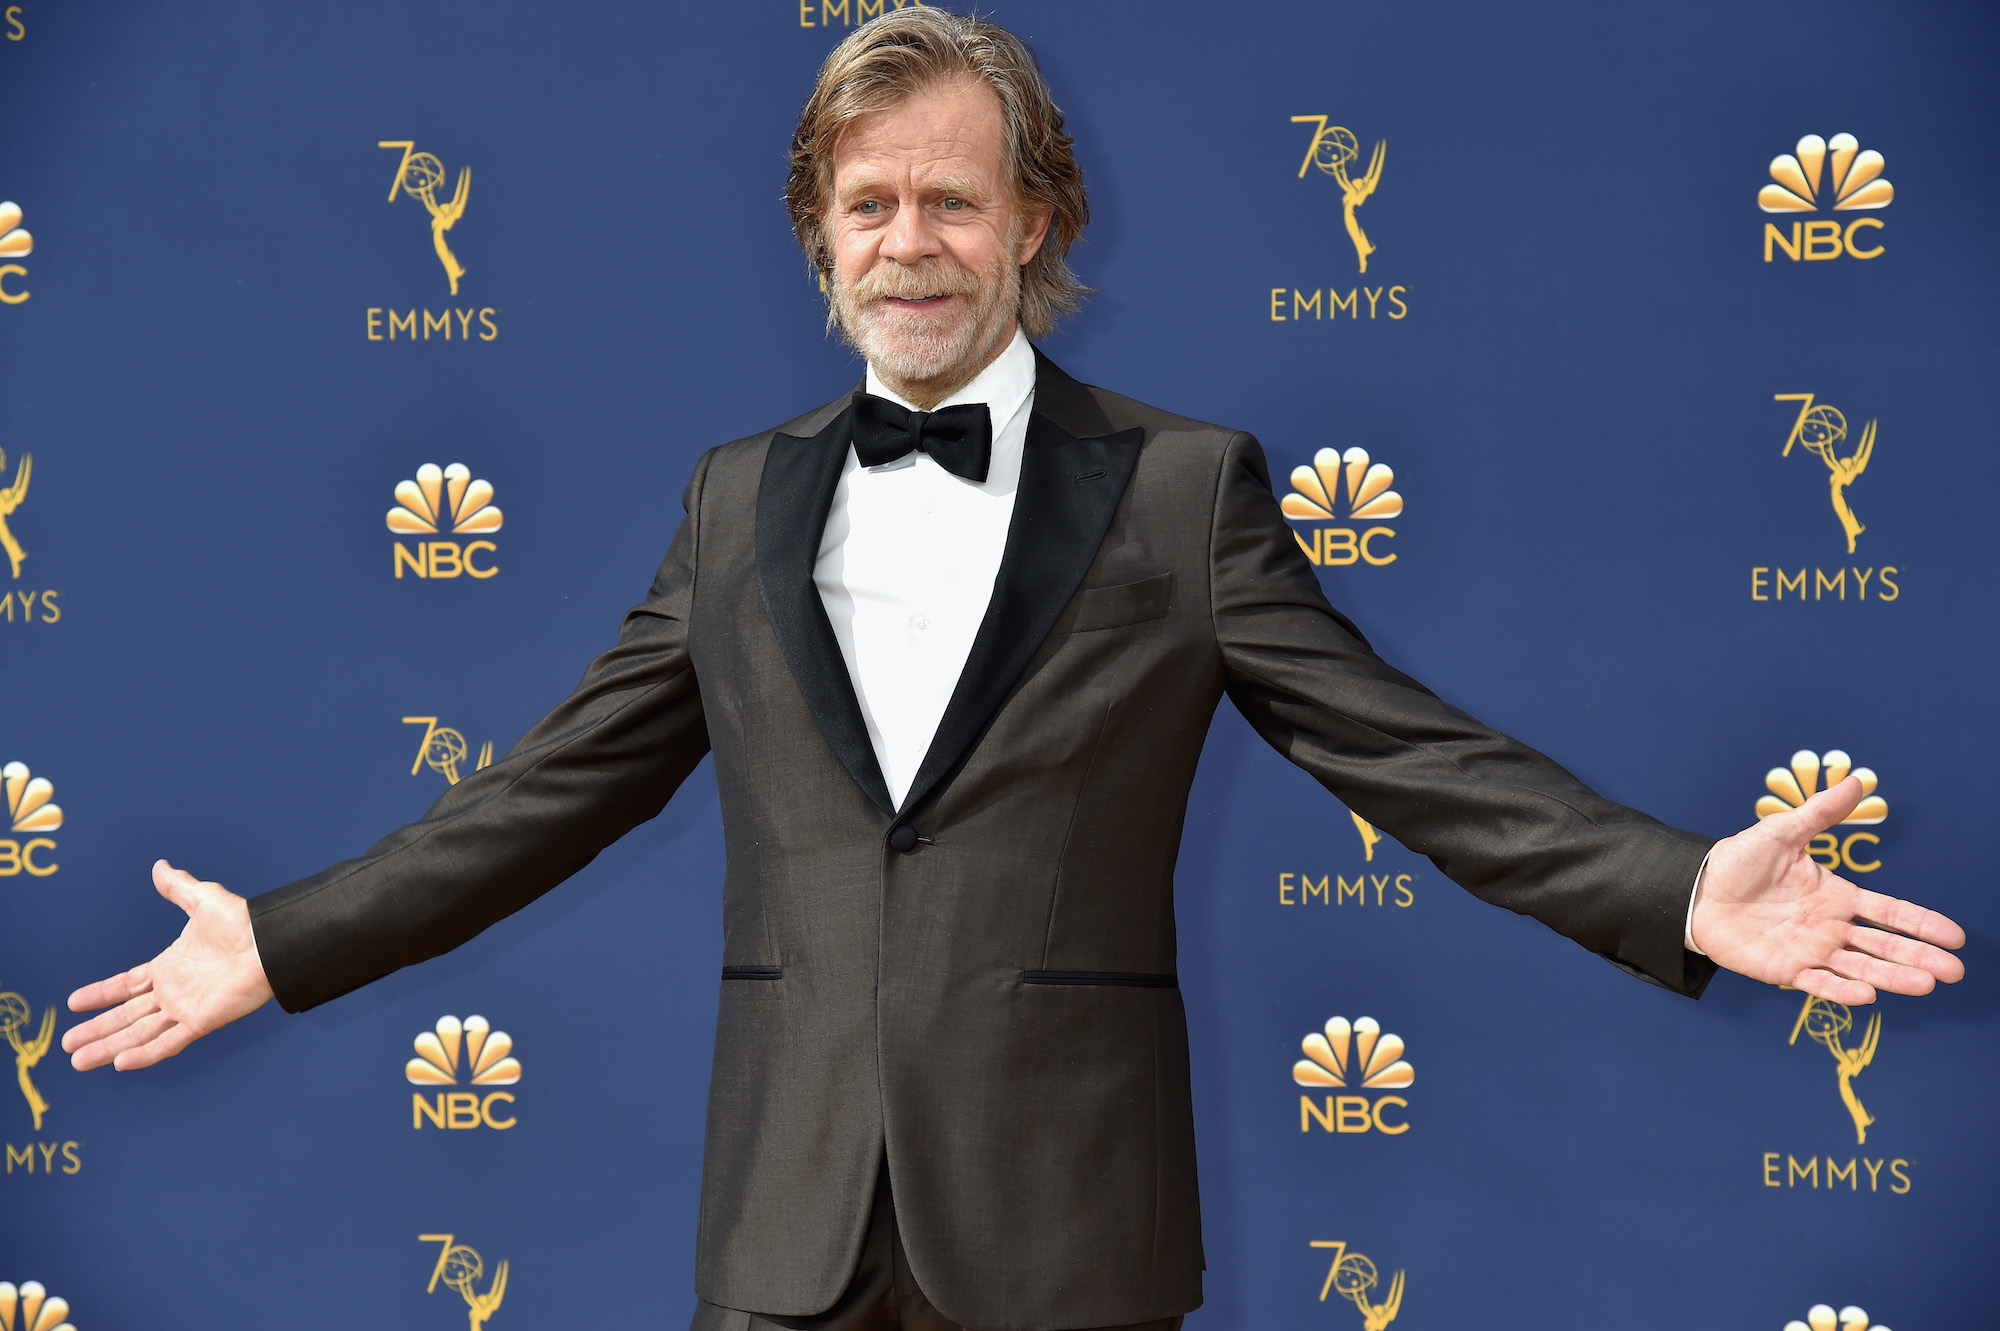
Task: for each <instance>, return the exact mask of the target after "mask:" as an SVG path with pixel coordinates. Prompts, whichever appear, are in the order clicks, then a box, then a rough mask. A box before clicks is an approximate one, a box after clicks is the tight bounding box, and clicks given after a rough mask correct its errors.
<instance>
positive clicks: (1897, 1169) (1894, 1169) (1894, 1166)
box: [1889, 1160, 1910, 1196]
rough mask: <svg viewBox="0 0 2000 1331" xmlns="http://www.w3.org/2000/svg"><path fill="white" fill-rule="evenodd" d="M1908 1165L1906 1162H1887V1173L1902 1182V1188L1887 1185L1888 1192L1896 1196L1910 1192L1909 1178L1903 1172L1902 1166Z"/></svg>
mask: <svg viewBox="0 0 2000 1331" xmlns="http://www.w3.org/2000/svg"><path fill="white" fill-rule="evenodd" d="M1909 1163H1910V1162H1909V1161H1907V1160H1891V1161H1890V1162H1889V1172H1890V1173H1891V1174H1894V1175H1895V1176H1896V1177H1897V1178H1899V1179H1901V1180H1903V1186H1902V1187H1900V1188H1899V1187H1897V1186H1896V1185H1895V1184H1893V1183H1891V1184H1890V1185H1889V1191H1890V1192H1893V1193H1895V1194H1896V1195H1898V1196H1901V1195H1902V1194H1903V1193H1906V1192H1908V1191H1909V1190H1910V1176H1909V1175H1908V1174H1905V1173H1904V1172H1903V1166H1904V1165H1907V1164H1909Z"/></svg>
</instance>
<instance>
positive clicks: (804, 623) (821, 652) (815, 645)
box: [757, 407, 896, 814]
mask: <svg viewBox="0 0 2000 1331" xmlns="http://www.w3.org/2000/svg"><path fill="white" fill-rule="evenodd" d="M852 412H853V408H851V407H850V408H849V409H848V410H846V411H843V412H841V413H840V414H839V415H838V416H836V417H834V418H833V419H832V420H831V421H829V422H827V425H826V427H825V428H824V429H822V430H821V431H820V432H819V433H818V434H817V435H814V436H813V437H812V438H810V439H799V438H796V437H794V436H792V435H788V434H778V435H773V436H772V437H771V449H770V452H768V453H767V454H766V455H765V457H764V475H763V478H762V479H761V480H760V481H759V482H758V485H757V588H758V591H759V592H760V593H761V594H762V596H763V600H764V613H765V614H766V615H768V616H769V617H770V620H771V629H772V631H773V632H774V633H775V634H776V635H777V638H778V646H779V648H780V649H782V650H783V652H784V654H785V664H786V665H788V666H790V667H791V669H792V678H793V679H794V680H795V681H797V683H798V686H799V692H800V693H801V694H803V695H805V700H806V707H807V708H808V709H809V710H810V711H811V712H812V714H813V720H815V721H817V722H818V723H819V729H820V733H821V734H822V735H824V736H825V737H826V742H827V744H828V746H829V747H831V748H832V749H833V752H834V756H835V757H837V758H839V759H840V765H841V766H842V767H845V768H846V769H847V772H848V775H850V776H852V777H853V778H854V779H855V781H856V782H858V783H859V784H860V786H861V789H862V790H863V791H865V792H866V793H867V795H868V798H869V799H871V800H873V801H875V803H876V804H878V805H880V806H881V809H882V811H883V812H884V813H888V814H893V813H895V811H896V809H895V805H893V804H891V803H890V802H889V784H888V782H886V781H884V780H883V779H882V768H881V765H880V764H879V763H877V762H876V760H875V746H874V745H873V744H872V743H870V742H869V739H868V724H867V722H865V721H863V720H862V719H861V703H860V702H859V701H858V700H857V699H856V697H855V695H854V681H853V680H851V679H849V678H848V675H847V662H846V660H845V659H844V658H843V657H842V656H841V654H840V640H839V639H838V638H836V637H834V636H833V624H832V623H831V621H829V620H828V619H827V617H826V605H825V603H824V602H822V601H821V600H820V597H819V588H818V586H817V585H815V584H814V582H813V566H814V565H815V564H817V563H818V562H819V543H820V538H821V537H822V536H823V535H824V534H825V533H826V517H827V512H828V510H830V509H831V508H832V507H833V492H834V489H835V487H836V486H838V485H839V483H840V470H841V467H842V465H843V464H845V463H846V461H847V447H848V439H849V434H850V430H851V421H852Z"/></svg>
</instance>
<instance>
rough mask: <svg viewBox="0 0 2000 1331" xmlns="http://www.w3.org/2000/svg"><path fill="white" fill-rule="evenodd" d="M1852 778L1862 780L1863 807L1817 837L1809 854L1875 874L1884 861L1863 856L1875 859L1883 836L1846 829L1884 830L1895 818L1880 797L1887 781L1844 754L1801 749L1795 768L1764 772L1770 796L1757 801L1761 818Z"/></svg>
mask: <svg viewBox="0 0 2000 1331" xmlns="http://www.w3.org/2000/svg"><path fill="white" fill-rule="evenodd" d="M1850 776H1852V777H1854V778H1855V779H1857V780H1858V781H1860V782H1861V790H1862V797H1861V803H1859V804H1857V805H1855V806H1854V812H1853V813H1850V814H1848V815H1847V817H1845V818H1843V819H1842V820H1841V821H1840V824H1839V826H1838V827H1836V828H1834V829H1833V830H1831V831H1827V832H1821V833H1820V834H1819V835H1818V836H1816V837H1814V838H1813V839H1812V841H1811V842H1810V843H1809V844H1808V845H1807V847H1806V852H1807V853H1808V854H1810V855H1811V856H1812V857H1813V859H1814V860H1816V861H1818V862H1819V863H1820V864H1821V865H1823V866H1825V867H1826V868H1828V869H1833V870H1836V871H1838V870H1841V869H1846V870H1847V871H1849V872H1851V873H1874V872H1875V871H1876V870H1877V869H1879V868H1881V867H1882V861H1880V860H1879V859H1872V858H1870V859H1862V858H1859V857H1860V856H1863V855H1871V854H1872V853H1873V848H1874V847H1876V846H1879V845H1881V844H1882V838H1881V837H1879V836H1877V835H1876V834H1875V833H1873V832H1866V831H1861V832H1845V833H1843V832H1842V829H1844V828H1849V827H1859V828H1868V827H1879V826H1881V825H1882V824H1883V823H1885V822H1887V821H1888V819H1889V804H1888V801H1886V800H1884V799H1883V798H1882V797H1881V796H1880V795H1877V794H1876V793H1875V788H1876V786H1878V785H1879V784H1881V783H1880V781H1879V780H1878V779H1877V778H1876V776H1875V772H1874V770H1873V769H1872V768H1867V767H1856V766H1855V765H1854V760H1853V759H1852V758H1850V757H1848V756H1847V754H1846V752H1845V751H1844V750H1841V749H1828V750H1827V751H1826V753H1825V754H1824V755H1821V754H1817V753H1814V752H1813V751H1812V750H1811V749H1800V750H1799V751H1798V752H1797V753H1795V754H1793V755H1792V761H1791V764H1790V765H1789V766H1787V767H1773V768H1772V769H1771V770H1770V771H1768V772H1766V773H1764V789H1765V790H1767V791H1769V792H1770V793H1769V794H1767V795H1760V796H1758V797H1757V817H1758V818H1759V819H1760V820H1761V819H1765V818H1770V817H1773V816H1775V815H1777V814H1781V813H1790V812H1791V811H1792V810H1793V809H1796V808H1798V807H1799V806H1800V805H1802V804H1804V803H1805V802H1806V801H1807V800H1809V799H1811V798H1812V797H1813V796H1814V795H1817V794H1818V793H1819V792H1820V791H1822V790H1831V789H1832V788H1833V787H1835V786H1837V785H1839V784H1840V783H1841V782H1842V781H1845V780H1846V779H1847V778H1848V777H1850Z"/></svg>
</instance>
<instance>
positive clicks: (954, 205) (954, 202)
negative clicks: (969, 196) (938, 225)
mask: <svg viewBox="0 0 2000 1331" xmlns="http://www.w3.org/2000/svg"><path fill="white" fill-rule="evenodd" d="M964 207H965V200H964V199H946V200H945V201H944V210H945V211H946V212H948V213H955V212H958V211H959V210H960V209H962V208H964Z"/></svg>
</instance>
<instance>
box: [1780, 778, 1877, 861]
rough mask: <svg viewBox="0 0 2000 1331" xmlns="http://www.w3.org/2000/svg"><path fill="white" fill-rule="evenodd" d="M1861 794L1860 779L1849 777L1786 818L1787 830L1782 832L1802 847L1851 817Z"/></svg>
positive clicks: (1829, 787) (1822, 792) (1802, 805)
mask: <svg viewBox="0 0 2000 1331" xmlns="http://www.w3.org/2000/svg"><path fill="white" fill-rule="evenodd" d="M1863 793H1864V792H1863V789H1862V785H1861V779H1860V778H1859V777H1853V776H1850V777H1847V778H1846V779H1845V780H1843V781H1841V782H1840V783H1839V784H1837V785H1832V786H1828V787H1827V788H1826V789H1825V790H1822V791H1821V792H1820V793H1819V794H1817V795H1815V796H1813V797H1812V798H1811V799H1809V800H1807V801H1806V802H1805V803H1804V804H1801V805H1800V806H1799V807H1798V808H1797V809H1795V810H1794V811H1793V812H1792V813H1791V814H1790V815H1788V820H1789V823H1790V826H1788V827H1787V828H1786V829H1785V830H1786V831H1787V832H1788V833H1789V834H1790V835H1791V836H1793V837H1795V838H1796V839H1797V840H1798V842H1799V844H1800V845H1804V844H1805V843H1806V842H1808V841H1810V840H1812V839H1813V838H1814V837H1816V836H1818V835H1819V834H1820V833H1821V832H1824V831H1826V829H1827V828H1829V827H1833V826H1836V825H1837V824H1838V823H1839V822H1840V820H1841V819H1843V818H1845V817H1847V815H1848V814H1850V813H1853V812H1854V809H1855V806H1856V805H1858V804H1860V803H1861V797H1862V794H1863Z"/></svg>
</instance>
